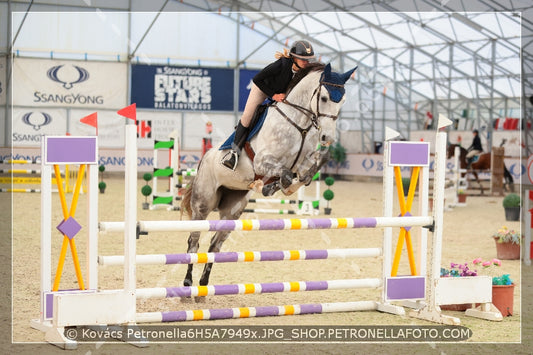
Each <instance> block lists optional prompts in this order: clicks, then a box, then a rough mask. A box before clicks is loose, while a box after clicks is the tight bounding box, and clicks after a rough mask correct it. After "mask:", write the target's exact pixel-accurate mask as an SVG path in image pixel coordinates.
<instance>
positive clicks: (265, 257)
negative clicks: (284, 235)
mask: <svg viewBox="0 0 533 355" xmlns="http://www.w3.org/2000/svg"><path fill="white" fill-rule="evenodd" d="M260 255H261V261H279V260H283V259H285V254H284V253H283V252H282V251H262V252H260Z"/></svg>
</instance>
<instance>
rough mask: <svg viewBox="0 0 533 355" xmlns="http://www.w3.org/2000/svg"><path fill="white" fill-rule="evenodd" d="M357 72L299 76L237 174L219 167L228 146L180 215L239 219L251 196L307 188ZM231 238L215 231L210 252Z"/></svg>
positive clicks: (327, 69)
mask: <svg viewBox="0 0 533 355" xmlns="http://www.w3.org/2000/svg"><path fill="white" fill-rule="evenodd" d="M355 69H356V68H354V69H352V70H350V71H348V72H346V73H344V74H338V73H335V72H332V71H331V66H330V65H329V64H328V65H324V64H322V63H313V65H309V66H308V67H306V68H305V69H301V70H300V71H298V73H297V74H296V75H295V77H294V78H293V81H292V82H291V83H290V84H289V89H288V91H287V96H286V100H284V101H283V102H276V103H274V104H273V105H272V106H270V107H269V108H268V111H267V113H266V115H267V116H266V119H265V120H264V121H263V122H264V123H262V127H261V129H260V130H259V131H258V132H257V133H256V135H255V136H253V137H252V138H251V139H250V140H249V143H247V144H249V148H248V149H245V150H247V154H244V152H243V154H241V157H240V158H239V162H238V165H237V167H236V169H235V171H232V170H230V169H228V168H226V167H224V166H223V165H222V164H221V163H220V161H221V158H222V157H223V155H224V154H226V153H227V149H226V150H224V147H223V144H224V143H221V144H220V145H219V146H218V147H214V148H212V149H210V150H209V151H208V152H207V153H206V154H205V155H204V157H203V158H202V160H201V161H200V163H199V165H198V169H197V174H196V177H195V178H194V179H193V180H192V181H191V183H190V184H189V186H188V187H187V189H186V190H185V193H184V195H183V199H182V202H181V211H186V212H187V214H188V215H189V218H190V219H192V220H205V219H206V218H207V216H208V215H209V213H210V212H211V211H213V210H215V209H217V210H218V213H219V216H220V219H221V220H235V219H238V218H239V217H240V216H241V214H242V213H243V211H244V208H245V207H246V205H247V203H248V199H249V196H250V195H251V193H252V191H257V192H262V193H263V195H265V196H271V195H272V194H273V193H274V192H276V191H277V190H281V191H282V192H283V193H284V194H285V195H290V194H292V193H294V192H295V191H297V190H298V188H300V187H301V186H302V185H304V184H306V185H307V184H309V183H310V182H311V180H312V177H313V176H314V175H315V174H316V173H317V172H318V171H319V170H320V168H321V167H322V166H323V165H324V164H325V163H326V162H327V161H328V160H329V153H328V147H329V145H331V144H332V143H333V142H334V141H335V136H336V124H337V121H336V120H337V117H338V114H339V111H340V109H341V107H342V105H343V104H344V101H345V99H346V98H345V89H344V84H345V83H346V81H347V80H348V79H349V78H350V76H351V74H352V73H353V71H354V70H355ZM221 147H222V148H221ZM317 147H320V148H317ZM250 150H251V152H250ZM229 234H230V232H229V231H218V232H216V233H215V234H214V235H213V237H212V239H211V242H210V246H209V249H208V252H219V251H220V249H221V247H222V244H223V243H224V241H225V240H226V239H227V238H228V236H229ZM199 239H200V232H198V231H196V232H191V233H190V235H189V239H188V248H187V253H196V252H197V251H198V248H199ZM211 268H212V263H207V264H206V265H205V266H204V270H203V273H202V276H201V277H200V285H201V286H205V285H207V284H208V281H209V275H210V272H211ZM192 270H193V265H192V264H189V265H188V268H187V273H186V275H185V280H184V282H183V284H184V285H185V286H191V285H192V283H193V281H192ZM197 300H198V301H200V300H201V298H197Z"/></svg>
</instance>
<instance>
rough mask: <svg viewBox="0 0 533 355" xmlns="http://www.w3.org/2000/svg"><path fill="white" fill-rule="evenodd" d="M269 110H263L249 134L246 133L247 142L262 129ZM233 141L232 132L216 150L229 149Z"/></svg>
mask: <svg viewBox="0 0 533 355" xmlns="http://www.w3.org/2000/svg"><path fill="white" fill-rule="evenodd" d="M269 108H270V107H267V108H266V109H265V112H263V114H262V115H261V117H259V119H258V120H257V123H256V124H255V126H253V128H252V130H251V131H250V133H248V138H246V141H247V142H249V141H250V140H251V139H252V138H253V137H254V136H255V135H256V134H257V132H259V130H260V129H261V127H263V123H264V122H265V118H266V115H267V113H268V109H269ZM234 139H235V131H233V133H231V134H230V136H229V137H228V139H226V141H225V142H224V143H223V144H222V145H221V146H220V148H218V149H219V150H226V149H231V145H232V144H233V141H234Z"/></svg>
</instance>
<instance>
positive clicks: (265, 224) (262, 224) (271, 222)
mask: <svg viewBox="0 0 533 355" xmlns="http://www.w3.org/2000/svg"><path fill="white" fill-rule="evenodd" d="M259 229H260V230H282V229H285V222H284V221H283V220H282V219H262V220H259Z"/></svg>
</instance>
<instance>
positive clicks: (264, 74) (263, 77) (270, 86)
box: [253, 57, 293, 97]
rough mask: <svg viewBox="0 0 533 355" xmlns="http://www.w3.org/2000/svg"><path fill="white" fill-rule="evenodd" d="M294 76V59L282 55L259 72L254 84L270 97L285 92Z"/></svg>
mask: <svg viewBox="0 0 533 355" xmlns="http://www.w3.org/2000/svg"><path fill="white" fill-rule="evenodd" d="M292 77H293V72H292V59H291V58H285V57H281V58H280V59H278V60H276V61H275V62H273V63H270V64H269V65H267V66H266V67H265V68H264V69H263V70H261V71H260V72H259V73H257V74H256V75H255V76H254V78H253V81H254V84H255V85H257V87H258V88H259V89H261V91H262V92H264V93H265V94H266V95H267V96H268V97H272V96H274V95H275V94H281V93H285V91H286V90H287V86H289V82H290V81H291V79H292Z"/></svg>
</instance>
